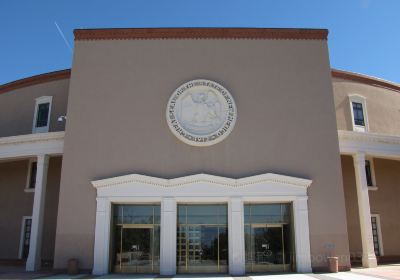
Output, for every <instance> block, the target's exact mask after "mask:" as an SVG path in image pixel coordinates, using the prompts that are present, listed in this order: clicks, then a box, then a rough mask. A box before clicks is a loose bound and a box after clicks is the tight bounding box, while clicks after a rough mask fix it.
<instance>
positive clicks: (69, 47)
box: [54, 21, 72, 52]
mask: <svg viewBox="0 0 400 280" xmlns="http://www.w3.org/2000/svg"><path fill="white" fill-rule="evenodd" d="M54 24H55V25H56V27H57V30H58V33H60V35H61V37H62V38H63V40H64V42H65V44H66V45H67V47H68V49H69V51H70V52H72V48H71V45H70V44H69V43H68V41H67V38H65V35H64V32H62V30H61V28H60V27H59V26H58V24H57V22H56V21H55V22H54Z"/></svg>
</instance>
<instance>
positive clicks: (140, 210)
mask: <svg viewBox="0 0 400 280" xmlns="http://www.w3.org/2000/svg"><path fill="white" fill-rule="evenodd" d="M159 210H160V209H159V206H158V205H155V206H152V205H150V206H148V205H140V206H137V205H116V206H115V208H114V214H115V215H114V224H115V225H114V232H113V234H114V242H113V244H112V249H111V251H113V261H112V268H113V271H114V272H123V273H158V272H159V256H160V226H159V224H158V222H159ZM157 215H158V216H157Z"/></svg>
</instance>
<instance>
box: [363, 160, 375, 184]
mask: <svg viewBox="0 0 400 280" xmlns="http://www.w3.org/2000/svg"><path fill="white" fill-rule="evenodd" d="M365 174H366V176H367V185H368V187H372V186H373V185H374V184H373V183H372V173H371V163H370V162H369V160H366V161H365Z"/></svg>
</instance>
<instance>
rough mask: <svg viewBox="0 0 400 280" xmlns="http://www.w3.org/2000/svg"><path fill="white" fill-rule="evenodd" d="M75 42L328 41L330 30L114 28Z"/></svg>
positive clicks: (86, 33)
mask: <svg viewBox="0 0 400 280" xmlns="http://www.w3.org/2000/svg"><path fill="white" fill-rule="evenodd" d="M74 35H75V40H127V39H293V40H327V37H328V30H327V29H296V28H112V29H75V30H74Z"/></svg>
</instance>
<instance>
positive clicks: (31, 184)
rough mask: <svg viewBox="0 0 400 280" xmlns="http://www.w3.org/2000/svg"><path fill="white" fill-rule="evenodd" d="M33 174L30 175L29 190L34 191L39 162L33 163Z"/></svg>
mask: <svg viewBox="0 0 400 280" xmlns="http://www.w3.org/2000/svg"><path fill="white" fill-rule="evenodd" d="M30 168H31V172H30V174H29V189H34V188H35V184H36V172H37V162H36V161H34V162H31V166H30Z"/></svg>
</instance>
